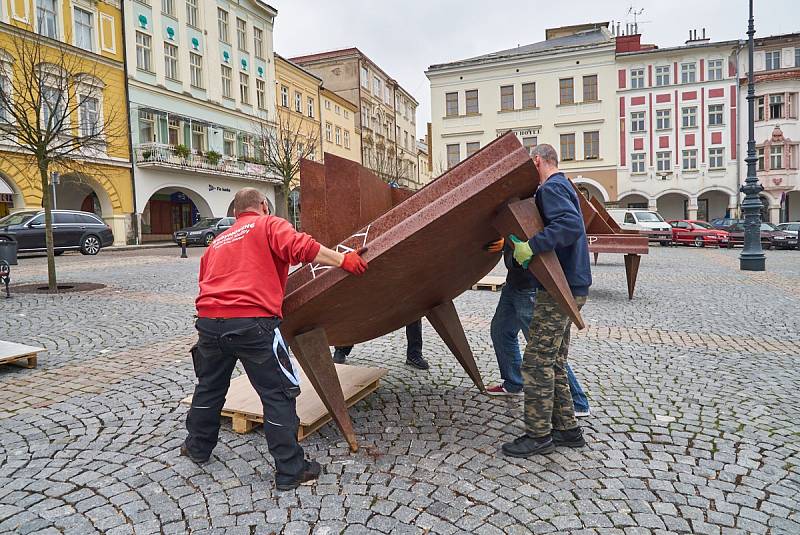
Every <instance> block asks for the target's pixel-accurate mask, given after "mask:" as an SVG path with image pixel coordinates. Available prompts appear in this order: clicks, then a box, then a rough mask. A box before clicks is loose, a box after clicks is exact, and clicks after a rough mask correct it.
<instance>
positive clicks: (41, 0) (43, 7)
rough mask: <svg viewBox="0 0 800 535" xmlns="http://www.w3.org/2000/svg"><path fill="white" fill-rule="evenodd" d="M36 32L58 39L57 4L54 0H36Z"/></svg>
mask: <svg viewBox="0 0 800 535" xmlns="http://www.w3.org/2000/svg"><path fill="white" fill-rule="evenodd" d="M36 33H38V34H39V35H44V36H45V37H51V38H53V39H58V4H57V2H56V0H36Z"/></svg>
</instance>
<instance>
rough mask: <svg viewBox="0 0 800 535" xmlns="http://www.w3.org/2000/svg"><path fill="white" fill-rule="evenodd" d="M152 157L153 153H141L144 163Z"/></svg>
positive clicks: (147, 151)
mask: <svg viewBox="0 0 800 535" xmlns="http://www.w3.org/2000/svg"><path fill="white" fill-rule="evenodd" d="M152 157H153V151H149V150H146V151H144V152H143V153H142V159H143V160H144V161H146V162H149V161H150V159H151V158H152Z"/></svg>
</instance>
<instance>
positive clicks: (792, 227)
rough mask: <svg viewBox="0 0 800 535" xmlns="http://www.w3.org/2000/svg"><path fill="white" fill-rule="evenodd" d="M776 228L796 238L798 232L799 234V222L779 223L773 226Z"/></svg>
mask: <svg viewBox="0 0 800 535" xmlns="http://www.w3.org/2000/svg"><path fill="white" fill-rule="evenodd" d="M775 226H776V227H778V230H782V231H784V232H788V233H789V234H794V236H795V237H797V234H798V232H800V222H798V221H790V222H789V223H779V224H778V225H775Z"/></svg>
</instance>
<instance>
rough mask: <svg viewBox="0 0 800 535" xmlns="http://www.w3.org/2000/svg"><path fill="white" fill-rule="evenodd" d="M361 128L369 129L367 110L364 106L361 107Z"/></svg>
mask: <svg viewBox="0 0 800 535" xmlns="http://www.w3.org/2000/svg"><path fill="white" fill-rule="evenodd" d="M361 127H362V128H369V110H368V109H367V107H366V106H365V105H362V106H361Z"/></svg>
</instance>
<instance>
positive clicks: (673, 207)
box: [656, 191, 689, 221]
mask: <svg viewBox="0 0 800 535" xmlns="http://www.w3.org/2000/svg"><path fill="white" fill-rule="evenodd" d="M656 210H658V213H659V214H661V217H663V218H664V219H666V220H667V221H669V220H670V219H688V217H689V195H687V194H685V193H681V192H677V191H672V192H669V193H664V194H662V195H661V196H659V197H658V198H657V199H656Z"/></svg>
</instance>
